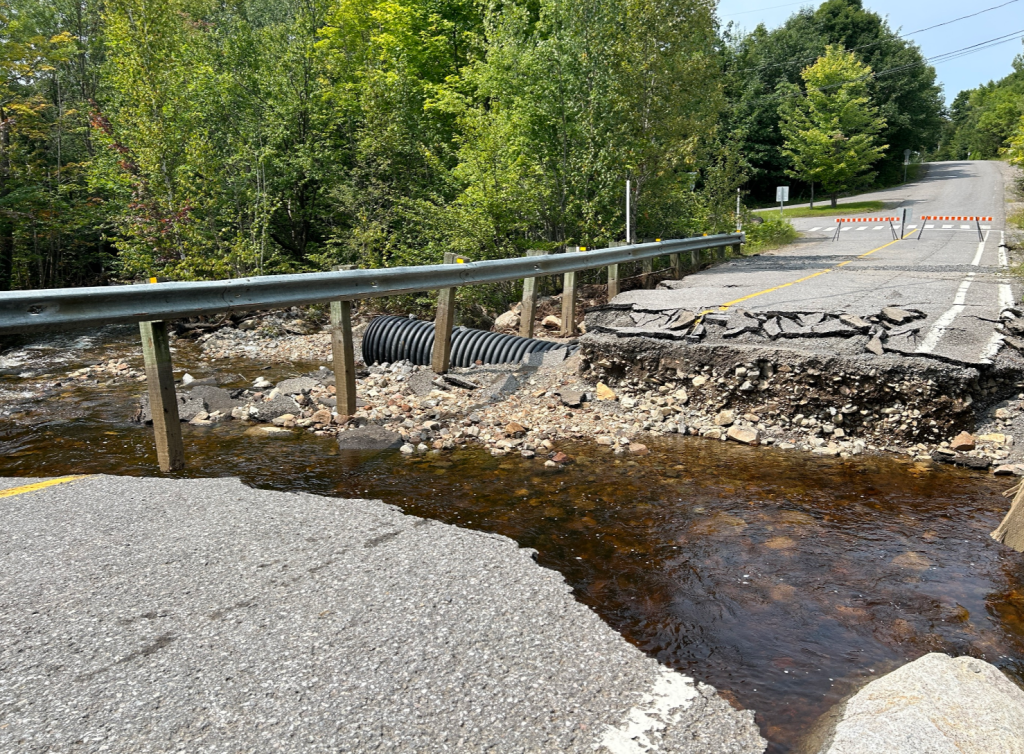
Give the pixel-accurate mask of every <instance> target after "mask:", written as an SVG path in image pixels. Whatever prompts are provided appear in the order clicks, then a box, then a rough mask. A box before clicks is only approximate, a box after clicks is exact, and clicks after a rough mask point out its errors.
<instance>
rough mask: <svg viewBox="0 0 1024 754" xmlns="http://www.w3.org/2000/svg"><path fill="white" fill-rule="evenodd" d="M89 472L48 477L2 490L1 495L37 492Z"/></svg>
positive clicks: (71, 480) (83, 475)
mask: <svg viewBox="0 0 1024 754" xmlns="http://www.w3.org/2000/svg"><path fill="white" fill-rule="evenodd" d="M87 476H90V475H89V474H79V475H77V476H62V477H58V478H57V479H47V480H46V481H45V482H36V483H35V484H26V485H23V486H21V487H11V488H10V489H9V490H0V497H13V496H15V495H21V494H23V493H25V492H35V491H36V490H42V489H45V488H46V487H53V486H54V485H57V484H64V483H65V482H73V481H75V480H76V479H85V478H86V477H87Z"/></svg>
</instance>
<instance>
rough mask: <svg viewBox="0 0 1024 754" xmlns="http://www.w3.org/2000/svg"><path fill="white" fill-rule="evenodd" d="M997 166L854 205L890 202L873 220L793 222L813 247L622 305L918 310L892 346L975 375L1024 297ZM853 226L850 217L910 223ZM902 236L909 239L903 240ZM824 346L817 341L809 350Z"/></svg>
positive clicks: (947, 171)
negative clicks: (999, 326)
mask: <svg viewBox="0 0 1024 754" xmlns="http://www.w3.org/2000/svg"><path fill="white" fill-rule="evenodd" d="M1005 169H1006V166H1004V165H1002V164H1000V163H996V162H940V163H930V164H928V165H927V171H926V173H925V175H924V177H923V178H922V179H921V180H919V181H917V182H914V183H911V184H908V185H906V186H900V187H897V188H894V189H889V190H887V191H883V192H876V193H874V194H869V195H864V196H859V197H851V199H850V201H856V200H861V199H882V200H884V201H886V202H887V203H888V205H889V207H888V208H887V209H885V210H881V211H878V212H872V213H859V214H855V215H844V214H843V213H842V212H841V211H840V212H839V213H837V214H836V215H832V216H829V217H825V218H800V219H796V220H794V221H793V224H794V225H795V227H796V228H797V229H798V230H799V231H801V233H802V238H801V239H800V240H799V241H798V242H796V243H795V244H793V245H791V246H788V247H785V248H784V249H782V250H779V251H776V252H771V253H767V254H762V255H759V256H754V257H749V258H743V259H734V260H731V261H729V262H727V263H725V264H721V265H718V266H715V267H712V268H710V269H707V270H704V271H703V272H701V273H699V274H695V275H690V276H687V277H686V278H684V279H683V280H679V281H669V282H666V283H662V285H661V289H659V290H636V291H628V292H626V293H623V294H621V295H620V296H619V297H618V298H617V299H616V303H631V304H634V307H636V308H643V309H645V310H648V311H657V310H664V311H669V310H673V309H683V310H688V311H692V312H702V311H723V310H724V311H735V310H737V309H745V310H747V311H750V312H758V313H773V312H774V313H780V314H786V313H797V312H799V313H812V312H825V313H831V314H838V313H845V314H852V315H856V316H859V317H868V316H870V315H877V314H878V312H879V311H880V310H881V309H882V308H883V307H887V306H895V307H900V308H904V309H916V310H919V311H921V312H923V313H924V314H925V315H926V317H925V318H923V319H919V320H917V321H916V322H914V323H913V328H912V329H913V330H915V332H910V333H908V334H907V335H906V337H904V338H900V339H899V342H897V341H896V339H890V342H889V343H888V344H887V347H888V348H889V349H891V350H898V351H900V352H902V353H905V354H915V353H916V354H922V355H924V354H932V355H934V356H937V357H939V358H947V359H950V360H953V361H956V362H960V363H965V364H985V363H989V362H990V361H991V360H992V359H993V358H994V357H995V355H996V353H997V352H998V350H999V348H1000V346H1001V345H1002V340H1001V338H1000V336H999V334H998V333H996V332H995V331H994V327H995V325H996V323H997V322H998V321H999V316H1000V313H1001V312H1002V311H1003V310H1004V309H1006V308H1007V307H1009V306H1011V305H1012V303H1013V301H1014V300H1015V297H1016V296H1017V295H1019V290H1018V288H1019V286H1018V285H1017V283H1016V282H1015V281H1014V280H1013V279H1012V278H1011V277H1010V276H1009V275H1008V274H1007V273H1008V269H1007V266H1008V262H1007V256H1006V249H1005V248H1004V247H1003V246H1002V244H1003V242H1004V238H1005V233H1004V228H1005V213H1004V206H1005V205H1004V197H1003V192H1004V173H1003V171H1004V170H1005ZM904 210H906V218H907V220H906V225H905V226H904V225H903V224H902V223H899V222H897V223H893V224H892V227H890V224H889V223H888V222H873V223H863V222H859V223H852V224H845V225H844V226H843V229H842V231H840V232H839V236H838V238H837V239H836V240H833V237H834V236H835V234H836V228H837V223H836V220H837V219H839V218H842V217H848V216H849V217H857V218H869V217H896V216H898V217H900V218H902V217H903V212H904ZM922 216H957V217H970V216H984V217H991V218H992V220H991V222H988V221H985V222H981V223H980V229H981V234H982V235H981V237H980V238H979V235H978V230H979V229H978V225H979V223H975V222H972V221H922V220H921V219H920V218H921V217H922ZM893 230H895V232H896V236H897V237H898V238H899V240H894V239H893ZM805 342H806V343H807V344H808V345H813V343H811V342H810V341H805Z"/></svg>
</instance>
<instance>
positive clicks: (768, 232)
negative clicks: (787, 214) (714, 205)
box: [743, 215, 800, 253]
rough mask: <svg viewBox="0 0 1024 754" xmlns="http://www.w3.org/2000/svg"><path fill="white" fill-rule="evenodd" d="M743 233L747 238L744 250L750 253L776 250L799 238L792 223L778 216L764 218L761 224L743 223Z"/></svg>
mask: <svg viewBox="0 0 1024 754" xmlns="http://www.w3.org/2000/svg"><path fill="white" fill-rule="evenodd" d="M743 232H744V233H746V236H747V243H746V244H745V245H744V250H745V251H747V252H751V253H753V252H758V251H767V250H768V249H777V248H779V247H780V246H785V245H786V244H789V243H793V241H795V240H796V239H797V238H798V237H799V236H800V234H799V233H797V231H796V228H794V227H793V224H792V223H790V222H789V221H788V220H784V219H782V218H780V217H779V216H778V215H775V216H774V217H766V218H765V219H764V222H761V223H754V222H748V223H744V224H743Z"/></svg>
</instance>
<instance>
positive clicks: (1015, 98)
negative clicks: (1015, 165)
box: [933, 55, 1024, 160]
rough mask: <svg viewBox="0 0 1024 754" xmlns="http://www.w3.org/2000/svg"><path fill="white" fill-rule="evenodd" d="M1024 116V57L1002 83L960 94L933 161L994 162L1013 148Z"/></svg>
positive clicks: (1016, 61) (955, 100)
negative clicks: (1015, 136) (1013, 139)
mask: <svg viewBox="0 0 1024 754" xmlns="http://www.w3.org/2000/svg"><path fill="white" fill-rule="evenodd" d="M1022 116H1024V55H1017V56H1016V57H1015V58H1014V61H1013V71H1012V72H1011V73H1010V74H1009V75H1007V76H1004V77H1003V78H1002V79H1000V80H999V81H990V82H988V83H987V84H984V85H982V86H979V87H976V88H974V89H967V90H965V91H962V92H960V93H959V94H957V96H956V99H954V100H953V105H952V107H951V108H950V118H949V121H948V122H947V124H946V127H945V129H944V132H943V138H942V142H941V144H940V145H939V148H938V149H937V150H936V151H935V153H934V155H933V157H934V158H935V159H940V160H992V159H995V158H996V157H998V156H999V155H1000V154H1001V153H1002V152H1003V151H1004V150H1006V149H1007V148H1008V147H1009V146H1010V141H1011V139H1012V138H1013V135H1014V133H1015V132H1016V129H1017V127H1018V122H1019V120H1020V119H1021V117H1022Z"/></svg>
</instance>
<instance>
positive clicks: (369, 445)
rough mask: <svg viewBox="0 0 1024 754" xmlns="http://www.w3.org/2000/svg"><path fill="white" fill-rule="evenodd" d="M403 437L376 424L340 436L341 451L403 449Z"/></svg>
mask: <svg viewBox="0 0 1024 754" xmlns="http://www.w3.org/2000/svg"><path fill="white" fill-rule="evenodd" d="M402 442H403V440H402V436H401V435H400V434H398V433H397V432H392V431H391V430H389V429H384V427H380V426H377V425H376V424H367V425H366V426H365V427H358V428H357V429H350V430H348V431H347V432H341V433H339V434H338V447H339V448H340V449H341V450H388V449H389V448H400V447H402Z"/></svg>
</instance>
